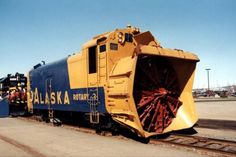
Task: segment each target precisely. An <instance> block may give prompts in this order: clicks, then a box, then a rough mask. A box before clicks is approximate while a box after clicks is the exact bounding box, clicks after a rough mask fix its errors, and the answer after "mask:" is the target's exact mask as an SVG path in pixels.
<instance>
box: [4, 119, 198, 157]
mask: <svg viewBox="0 0 236 157" xmlns="http://www.w3.org/2000/svg"><path fill="white" fill-rule="evenodd" d="M0 153H1V154H0V156H14V157H18V156H38V157H45V156H109V157H110V156H119V157H120V156H132V157H133V156H135V157H136V156H171V157H172V156H193V157H194V156H200V155H199V154H197V153H195V152H191V151H186V150H177V149H176V148H169V147H168V148H166V147H164V146H162V145H151V144H142V143H139V142H136V141H133V140H122V139H117V138H113V137H104V136H99V135H93V134H87V133H82V132H77V131H74V130H70V129H66V128H63V127H53V126H48V125H45V124H43V123H34V122H28V121H24V120H20V119H15V118H1V119H0Z"/></svg>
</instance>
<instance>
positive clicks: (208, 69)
mask: <svg viewBox="0 0 236 157" xmlns="http://www.w3.org/2000/svg"><path fill="white" fill-rule="evenodd" d="M210 70H211V69H210V68H207V69H206V71H207V86H208V90H207V91H208V96H209V95H210V76H209V71H210Z"/></svg>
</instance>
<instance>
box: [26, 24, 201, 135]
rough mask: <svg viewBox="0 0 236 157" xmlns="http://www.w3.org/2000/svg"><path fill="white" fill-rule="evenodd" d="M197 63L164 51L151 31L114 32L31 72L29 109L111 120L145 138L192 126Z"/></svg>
mask: <svg viewBox="0 0 236 157" xmlns="http://www.w3.org/2000/svg"><path fill="white" fill-rule="evenodd" d="M198 61H199V59H198V57H197V56H196V55H194V54H192V53H189V52H184V51H182V50H177V49H175V50H172V49H166V48H163V47H162V46H161V45H160V43H159V42H158V41H157V40H156V39H155V38H154V37H153V35H152V34H151V33H150V32H149V31H147V32H140V30H139V29H138V28H135V27H131V26H128V27H127V28H124V29H116V30H114V31H112V32H108V33H104V34H101V35H98V36H96V37H94V38H93V39H91V40H90V41H88V42H87V43H85V44H84V45H83V46H82V49H81V52H80V53H77V54H74V55H71V56H68V57H66V58H64V59H62V60H59V61H56V62H53V63H50V64H45V65H44V64H43V65H37V66H35V67H34V68H33V69H32V70H30V72H29V74H28V79H27V80H28V83H27V89H28V90H27V91H28V109H29V111H30V112H33V113H35V112H40V111H44V113H45V112H46V113H48V115H49V117H53V116H54V113H56V112H65V113H70V112H71V113H72V112H73V113H80V114H82V115H84V116H86V115H87V116H89V118H88V120H89V123H91V124H97V125H100V124H101V125H102V124H104V121H103V120H104V119H111V121H109V123H112V122H116V123H118V124H120V125H121V126H123V127H126V128H129V129H130V130H132V131H133V132H135V133H137V134H138V135H139V136H141V137H145V138H147V137H150V136H152V135H157V134H163V133H166V132H170V131H173V130H180V129H186V128H190V127H192V126H193V125H194V124H195V123H196V121H197V119H198V118H197V113H196V110H195V105H194V102H193V97H192V85H193V79H194V73H195V68H196V63H197V62H198ZM105 123H106V122H105ZM107 123H108V121H107ZM107 125H108V126H111V125H110V124H107Z"/></svg>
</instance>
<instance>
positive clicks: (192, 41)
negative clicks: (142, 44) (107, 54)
mask: <svg viewBox="0 0 236 157" xmlns="http://www.w3.org/2000/svg"><path fill="white" fill-rule="evenodd" d="M127 24H131V25H133V26H136V27H139V28H140V29H141V30H142V31H146V30H150V31H151V32H152V33H153V35H154V36H155V37H156V38H157V40H159V42H160V43H161V44H162V46H163V47H168V48H179V49H183V50H186V51H190V52H193V53H195V54H197V55H198V56H199V58H200V60H201V61H200V62H199V63H198V65H197V70H196V77H195V82H194V88H200V87H207V75H206V70H205V69H206V68H211V71H210V85H211V87H212V86H214V87H218V86H225V85H232V84H236V77H235V75H236V72H235V69H236V66H235V60H236V0H145V1H144V0H130V1H128V0H119V1H117V0H115V1H113V0H100V1H99V0H97V1H92V0H84V1H82V0H38V1H36V0H0V55H1V57H0V58H1V67H0V77H3V76H6V75H7V74H8V73H15V72H22V73H27V71H28V70H29V69H31V68H32V67H33V66H34V65H35V64H37V63H39V62H41V61H42V60H44V61H46V62H52V61H55V60H58V59H61V58H63V57H66V56H67V55H69V54H72V53H76V52H79V50H80V48H81V45H82V44H83V43H84V42H86V41H87V40H89V39H90V38H92V37H93V36H95V35H98V34H100V33H103V32H107V31H112V30H114V29H115V28H123V27H125V26H126V25H127Z"/></svg>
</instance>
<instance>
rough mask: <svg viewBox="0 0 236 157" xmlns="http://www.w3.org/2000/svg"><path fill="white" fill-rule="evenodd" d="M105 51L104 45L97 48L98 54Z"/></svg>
mask: <svg viewBox="0 0 236 157" xmlns="http://www.w3.org/2000/svg"><path fill="white" fill-rule="evenodd" d="M105 51H106V45H101V46H100V47H99V52H100V53H101V52H105Z"/></svg>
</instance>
